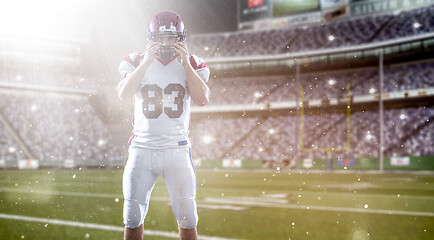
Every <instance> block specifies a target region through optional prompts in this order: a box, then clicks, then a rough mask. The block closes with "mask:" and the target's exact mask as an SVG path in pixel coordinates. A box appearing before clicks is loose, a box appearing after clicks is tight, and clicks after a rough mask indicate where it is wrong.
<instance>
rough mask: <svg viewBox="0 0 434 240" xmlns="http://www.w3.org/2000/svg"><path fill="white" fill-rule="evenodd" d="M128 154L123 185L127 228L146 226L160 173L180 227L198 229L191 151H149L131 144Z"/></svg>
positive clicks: (173, 149) (182, 149)
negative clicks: (149, 207) (151, 199)
mask: <svg viewBox="0 0 434 240" xmlns="http://www.w3.org/2000/svg"><path fill="white" fill-rule="evenodd" d="M128 153H129V155H128V161H127V164H126V166H125V169H124V175H123V183H122V187H123V194H124V214H123V217H124V224H125V226H126V227H128V228H137V227H139V226H140V225H142V224H143V221H144V219H145V216H146V213H147V212H148V206H149V199H150V196H151V192H152V189H153V188H154V185H155V182H156V180H157V177H158V175H159V174H161V175H162V176H163V178H164V182H165V184H166V187H167V190H168V192H169V196H170V201H171V203H172V210H173V213H174V215H175V217H176V220H177V221H178V225H179V226H180V227H181V228H183V229H192V228H195V227H196V225H197V221H198V216H197V207H196V173H195V168H194V165H193V162H192V160H191V152H190V148H169V149H149V148H142V147H137V146H132V145H131V146H130V148H129V150H128Z"/></svg>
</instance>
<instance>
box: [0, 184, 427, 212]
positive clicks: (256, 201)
mask: <svg viewBox="0 0 434 240" xmlns="http://www.w3.org/2000/svg"><path fill="white" fill-rule="evenodd" d="M1 191H4V192H19V193H33V194H52V195H64V196H75V197H100V198H112V199H115V198H119V199H123V197H122V196H120V195H110V194H103V193H81V192H61V191H39V190H24V189H14V188H0V192H1ZM151 200H154V201H169V200H170V199H169V198H166V197H151ZM263 200H266V199H263V198H260V197H258V198H254V197H249V198H245V199H244V198H241V197H224V198H205V199H203V200H198V201H197V202H198V203H204V204H207V203H214V204H231V205H241V206H254V207H273V208H290V209H305V210H321V211H338V212H357V213H376V214H387V215H408V216H426V217H434V213H433V212H416V211H400V210H383V209H362V208H345V207H331V206H306V205H295V204H284V203H279V202H269V201H263Z"/></svg>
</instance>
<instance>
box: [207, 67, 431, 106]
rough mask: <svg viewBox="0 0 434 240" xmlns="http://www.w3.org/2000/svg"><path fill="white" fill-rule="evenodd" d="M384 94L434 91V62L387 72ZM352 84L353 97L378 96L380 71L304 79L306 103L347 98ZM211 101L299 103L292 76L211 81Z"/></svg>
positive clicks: (323, 74) (311, 75)
mask: <svg viewBox="0 0 434 240" xmlns="http://www.w3.org/2000/svg"><path fill="white" fill-rule="evenodd" d="M384 79H385V80H384V88H383V91H384V92H394V91H403V90H411V89H423V88H427V87H434V62H433V61H427V62H419V63H405V64H401V65H392V66H390V67H386V68H385V70H384ZM348 82H349V83H350V88H351V95H352V96H357V95H369V94H374V93H375V94H376V93H378V82H379V79H378V70H376V69H351V70H346V71H338V72H336V71H335V72H333V71H328V72H319V73H306V74H303V75H301V78H300V84H301V85H303V86H304V91H305V93H304V94H305V96H304V97H305V99H324V98H332V97H345V95H346V93H347V91H346V87H347V86H346V83H348ZM209 86H210V89H211V95H212V98H211V100H210V104H212V105H223V104H249V103H258V102H280V101H291V100H297V99H299V95H300V94H299V92H300V90H299V87H298V85H297V83H296V81H295V77H294V76H293V75H292V76H287V77H285V76H280V77H262V78H259V77H254V78H251V77H250V78H246V77H244V78H242V77H236V78H226V79H222V78H219V79H211V80H210V81H209Z"/></svg>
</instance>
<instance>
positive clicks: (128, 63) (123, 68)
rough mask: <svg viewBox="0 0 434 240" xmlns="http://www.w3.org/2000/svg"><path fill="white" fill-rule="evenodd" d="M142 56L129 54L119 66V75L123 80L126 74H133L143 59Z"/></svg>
mask: <svg viewBox="0 0 434 240" xmlns="http://www.w3.org/2000/svg"><path fill="white" fill-rule="evenodd" d="M143 57H144V54H140V53H131V54H130V55H128V56H127V57H126V58H125V59H124V60H123V61H122V62H121V63H120V64H119V73H120V74H121V76H122V78H124V77H125V76H126V75H127V74H128V73H132V72H134V70H135V69H136V68H137V67H138V66H139V64H140V61H141V60H142V59H143Z"/></svg>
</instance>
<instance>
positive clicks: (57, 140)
mask: <svg viewBox="0 0 434 240" xmlns="http://www.w3.org/2000/svg"><path fill="white" fill-rule="evenodd" d="M1 98H2V101H1V103H0V110H1V111H2V113H3V115H4V116H5V117H6V119H7V120H8V122H9V123H11V125H12V127H13V128H14V130H15V131H17V133H18V134H19V135H20V136H21V138H22V139H23V140H24V142H25V144H26V145H27V146H29V147H30V150H31V151H32V153H33V155H34V156H35V157H36V158H37V159H39V160H41V161H42V162H41V163H40V165H41V166H57V167H63V162H64V160H75V164H76V165H84V166H98V165H110V164H112V163H115V162H116V161H118V162H119V158H120V154H119V150H118V149H117V147H116V146H115V145H114V144H113V142H112V140H111V136H110V134H109V132H108V129H107V126H105V125H104V123H103V122H102V121H101V119H100V118H99V117H98V115H97V114H96V112H95V110H94V109H93V108H92V106H91V105H90V103H89V101H88V99H87V98H85V97H81V98H78V97H68V96H59V95H58V96H47V95H45V96H44V97H42V95H41V94H37V95H28V94H16V95H12V94H2V95H1ZM2 134H3V135H6V134H7V133H6V131H2ZM6 136H7V135H6ZM3 137H4V136H3ZM8 145H10V146H14V144H13V143H12V142H11V141H10V140H9V142H8ZM15 145H16V144H15Z"/></svg>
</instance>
